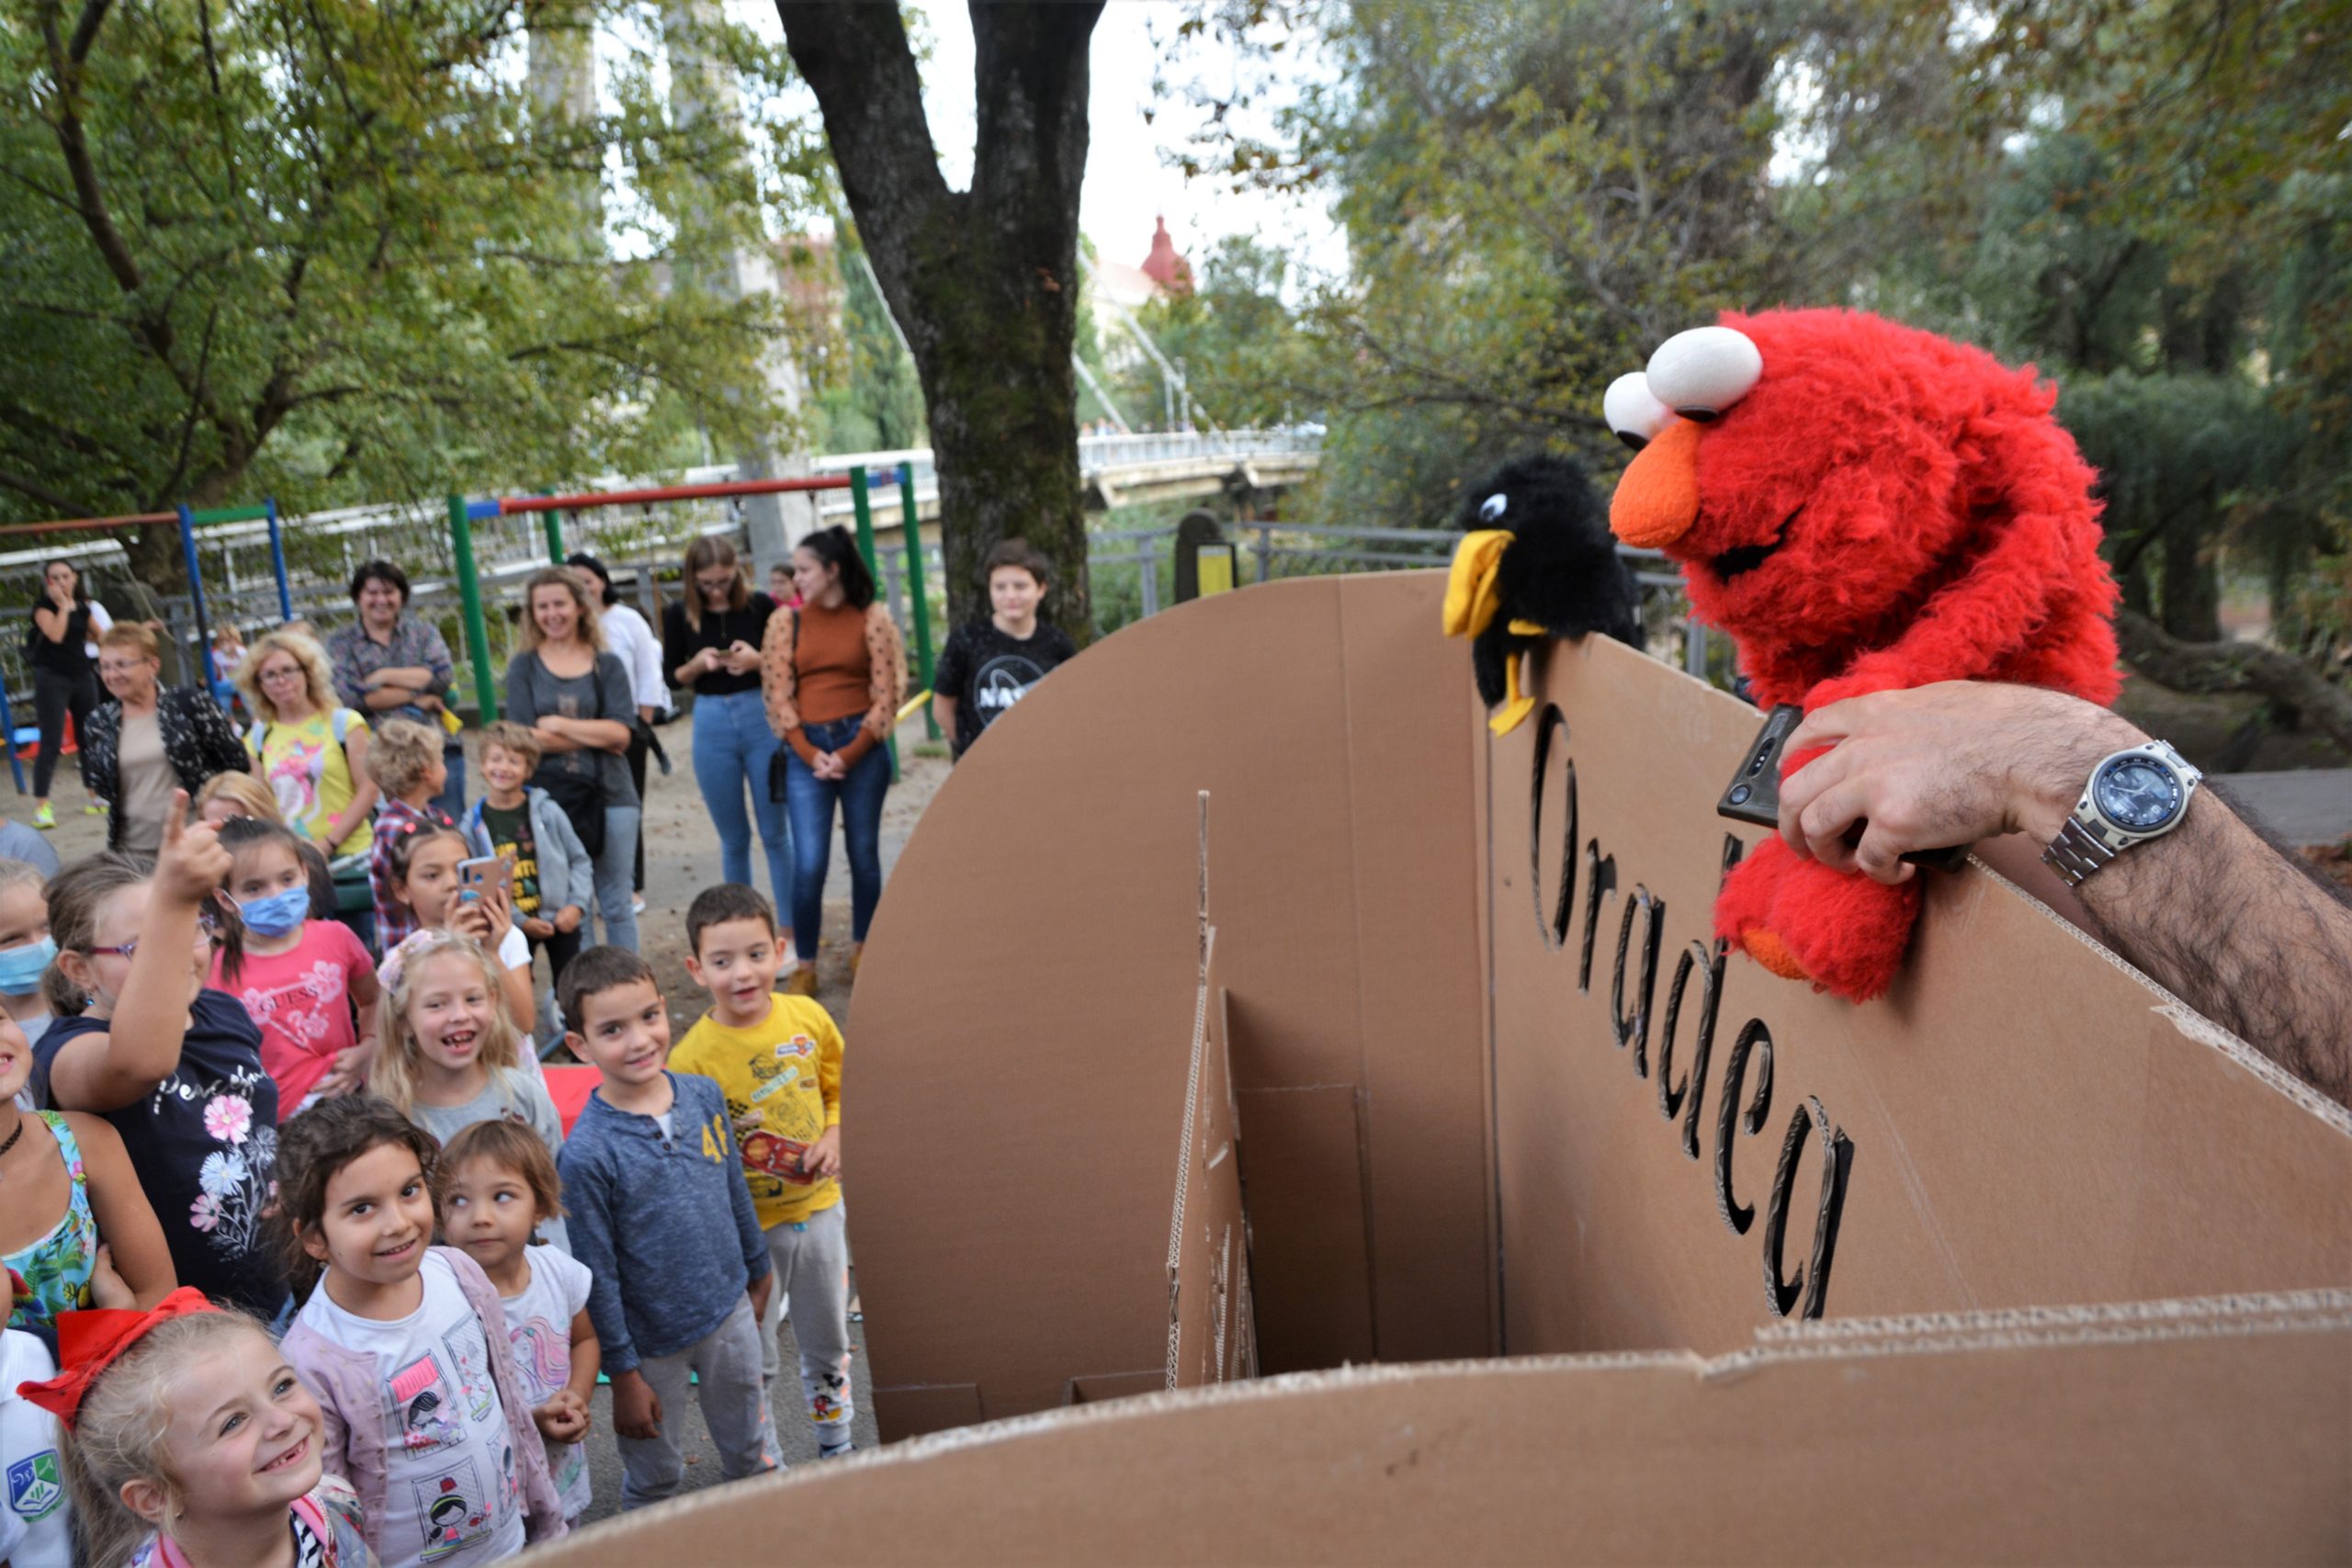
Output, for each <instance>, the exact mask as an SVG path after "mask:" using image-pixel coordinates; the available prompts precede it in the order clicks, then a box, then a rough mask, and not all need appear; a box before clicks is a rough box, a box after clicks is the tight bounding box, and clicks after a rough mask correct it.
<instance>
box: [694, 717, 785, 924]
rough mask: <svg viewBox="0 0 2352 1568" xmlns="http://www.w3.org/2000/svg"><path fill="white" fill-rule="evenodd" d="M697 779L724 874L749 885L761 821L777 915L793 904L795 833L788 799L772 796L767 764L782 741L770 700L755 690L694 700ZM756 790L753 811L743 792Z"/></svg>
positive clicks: (730, 878) (727, 878)
mask: <svg viewBox="0 0 2352 1568" xmlns="http://www.w3.org/2000/svg"><path fill="white" fill-rule="evenodd" d="M694 722H695V784H698V785H700V786H701V789H702V803H703V806H704V807H706V808H707V810H708V811H709V812H710V819H711V820H712V821H713V822H715V823H717V824H718V864H719V874H720V876H721V877H722V878H723V879H724V880H726V881H729V882H740V883H741V884H742V885H743V886H746V887H756V886H759V885H758V884H757V883H756V882H754V881H752V815H756V816H757V817H758V818H759V819H760V841H761V842H762V843H763V845H765V846H766V848H767V853H768V886H771V887H774V888H775V909H776V914H777V915H778V917H779V918H789V915H790V911H791V908H792V833H791V831H790V829H787V828H786V826H785V815H784V802H782V801H780V800H770V799H769V798H768V767H769V764H770V761H771V760H772V759H773V758H774V757H775V751H776V747H777V746H779V745H780V744H782V742H780V741H778V740H777V739H776V738H775V730H773V729H770V728H768V709H767V701H766V699H765V698H763V697H762V696H761V695H760V694H759V693H758V692H757V691H750V692H732V693H729V694H727V695H726V696H723V697H700V696H698V697H696V698H695V721H694ZM747 787H748V788H749V789H750V790H751V792H752V811H751V813H746V812H745V811H744V809H743V791H744V790H745V789H746V788H747Z"/></svg>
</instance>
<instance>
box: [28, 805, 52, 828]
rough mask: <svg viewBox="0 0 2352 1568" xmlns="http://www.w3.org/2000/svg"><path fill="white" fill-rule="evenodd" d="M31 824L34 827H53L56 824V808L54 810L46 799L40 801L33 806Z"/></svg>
mask: <svg viewBox="0 0 2352 1568" xmlns="http://www.w3.org/2000/svg"><path fill="white" fill-rule="evenodd" d="M33 826H34V827H36V828H54V827H56V826H57V810H56V808H55V807H52V806H51V805H50V804H49V802H47V801H46V800H44V801H42V802H41V803H40V805H39V806H36V807H33Z"/></svg>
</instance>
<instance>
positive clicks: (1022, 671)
mask: <svg viewBox="0 0 2352 1568" xmlns="http://www.w3.org/2000/svg"><path fill="white" fill-rule="evenodd" d="M981 574H982V576H983V577H985V578H986V580H987V581H988V589H989V611H990V614H989V618H988V619H987V620H985V621H970V622H967V623H966V624H965V625H963V626H957V627H956V629H955V630H954V631H953V632H951V633H949V634H948V637H947V647H946V649H944V651H943V652H942V653H941V654H940V656H939V663H938V664H937V666H935V667H934V668H933V671H932V681H931V691H932V696H931V716H932V717H933V718H934V719H936V720H937V721H938V723H939V728H941V729H943V730H944V731H946V733H947V737H948V742H949V744H950V745H951V746H953V747H954V749H955V752H956V756H957V757H958V758H961V757H962V756H963V755H964V753H965V752H967V751H968V750H971V748H972V743H973V742H974V741H976V740H978V739H979V738H980V731H982V730H984V729H986V728H988V727H989V725H991V724H993V723H995V722H996V720H997V718H998V717H999V716H1001V715H1002V714H1003V713H1004V712H1005V710H1006V709H1008V708H1010V707H1012V705H1013V704H1015V703H1017V702H1019V701H1020V700H1021V699H1022V698H1023V697H1024V696H1026V695H1027V694H1028V693H1029V688H1030V687H1032V686H1034V685H1035V684H1036V683H1037V682H1040V681H1042V680H1044V679H1045V678H1046V673H1047V672H1048V671H1051V670H1053V669H1054V668H1055V667H1056V666H1057V665H1060V664H1066V663H1068V662H1069V660H1073V659H1075V658H1077V657H1078V646H1077V645H1076V644H1075V643H1073V642H1071V641H1070V639H1069V633H1068V632H1066V631H1064V630H1062V629H1061V628H1060V627H1059V626H1056V625H1054V624H1053V622H1051V621H1047V620H1044V619H1041V618H1040V617H1039V615H1038V614H1037V607H1038V605H1039V604H1043V603H1044V602H1045V598H1046V589H1047V588H1048V587H1050V586H1051V585H1052V578H1051V575H1050V572H1049V569H1048V568H1047V567H1046V558H1045V557H1044V556H1043V555H1040V554H1039V553H1038V552H1037V551H1036V550H1035V548H1033V547H1031V546H1030V544H1029V541H1028V540H1026V539H1003V540H1000V541H998V543H997V544H996V545H995V546H994V547H991V548H990V549H989V553H988V556H987V557H986V558H985V559H984V560H983V561H982V562H981Z"/></svg>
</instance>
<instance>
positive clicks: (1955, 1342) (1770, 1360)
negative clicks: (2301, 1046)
mask: <svg viewBox="0 0 2352 1568" xmlns="http://www.w3.org/2000/svg"><path fill="white" fill-rule="evenodd" d="M2346 1330H2352V1311H2347V1312H2342V1313H2329V1314H2302V1313H2287V1314H2280V1315H2278V1316H2276V1317H2267V1318H2252V1317H2248V1318H2228V1319H2222V1320H2216V1319H2212V1318H2193V1319H2184V1320H2182V1321H2180V1322H2177V1323H2150V1324H2134V1325H2089V1324H2085V1325H2077V1326H2075V1327H2073V1328H2067V1329H2061V1330H2049V1329H2031V1328H2026V1327H2023V1326H2020V1327H2017V1328H2011V1329H1996V1330H1990V1331H1987V1332H1985V1333H1981V1334H1949V1335H1942V1334H1939V1335H1923V1336H1920V1337H1915V1338H1894V1339H1860V1340H1846V1341H1839V1342H1837V1343H1834V1344H1818V1345H1806V1344H1781V1345H1772V1346H1761V1347H1758V1348H1755V1349H1752V1350H1735V1351H1733V1352H1732V1353H1731V1354H1729V1355H1727V1356H1723V1357H1719V1358H1718V1359H1715V1360H1713V1361H1710V1362H1709V1363H1708V1364H1707V1366H1706V1367H1705V1369H1704V1370H1703V1371H1702V1372H1701V1374H1700V1376H1701V1380H1702V1382H1717V1381H1720V1380H1723V1379H1727V1378H1736V1377H1739V1376H1742V1375H1744V1374H1746V1373H1747V1372H1750V1371H1756V1370H1758V1368H1762V1367H1770V1366H1777V1365H1783V1364H1785V1363H1788V1362H1791V1361H1826V1360H1859V1359H1873V1358H1884V1357H1894V1356H1941V1355H1953V1354H1966V1353H1970V1352H1973V1351H1980V1350H2043V1349H2055V1348H2063V1347H2066V1346H2077V1345H2159V1344H2166V1343H2170V1342H2173V1341H2176V1340H2182V1339H2232V1338H2239V1337H2247V1336H2253V1335H2270V1334H2331V1333H2340V1332H2343V1331H2346Z"/></svg>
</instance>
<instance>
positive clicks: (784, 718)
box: [760, 605, 817, 762]
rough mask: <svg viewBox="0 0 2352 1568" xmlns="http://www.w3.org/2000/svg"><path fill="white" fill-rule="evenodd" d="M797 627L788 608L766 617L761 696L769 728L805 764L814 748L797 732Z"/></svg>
mask: <svg viewBox="0 0 2352 1568" xmlns="http://www.w3.org/2000/svg"><path fill="white" fill-rule="evenodd" d="M799 628H800V612H799V611H797V610H795V609H793V608H792V607H791V606H789V605H784V606H781V607H779V608H778V609H777V610H776V612H775V614H774V615H770V616H769V617H768V629H767V631H766V632H765V634H764V635H763V636H762V637H761V638H760V697H761V700H762V701H763V702H764V703H765V704H766V705H767V710H768V728H770V729H773V730H775V733H776V735H777V737H778V738H779V739H782V740H783V741H784V742H785V743H786V744H787V745H789V746H790V747H791V748H792V749H793V750H795V751H797V752H798V753H799V754H800V760H801V761H804V762H807V761H814V760H815V758H816V755H817V749H816V748H815V747H814V746H811V745H810V744H809V738H808V737H807V736H805V735H803V734H801V732H800V671H799V670H798V669H797V667H796V666H795V665H794V664H793V655H794V652H795V650H796V649H797V646H798V643H799V640H800V638H799Z"/></svg>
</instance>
